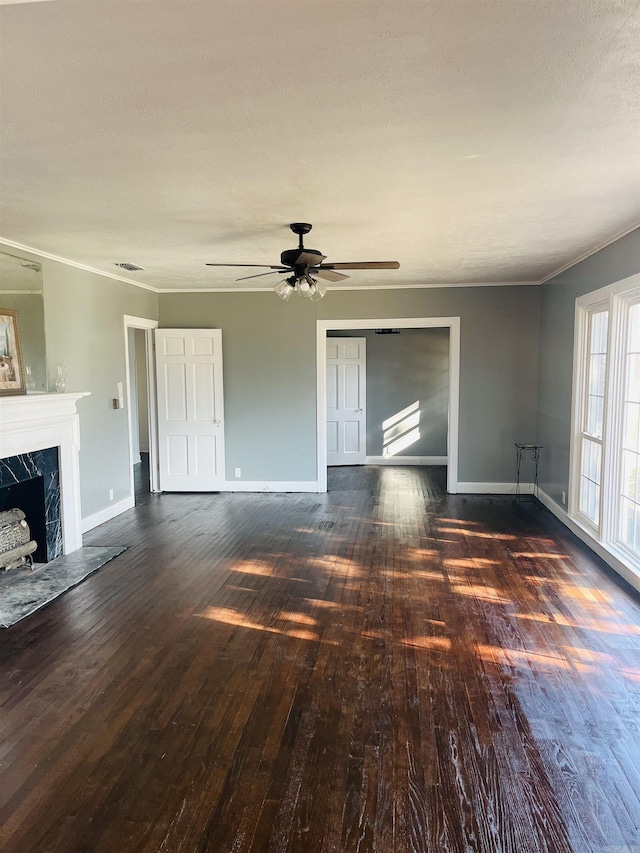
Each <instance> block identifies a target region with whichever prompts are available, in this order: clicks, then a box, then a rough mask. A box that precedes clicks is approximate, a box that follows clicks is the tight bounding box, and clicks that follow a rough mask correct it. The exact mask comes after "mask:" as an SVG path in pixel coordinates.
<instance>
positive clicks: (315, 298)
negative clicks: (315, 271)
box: [311, 281, 327, 302]
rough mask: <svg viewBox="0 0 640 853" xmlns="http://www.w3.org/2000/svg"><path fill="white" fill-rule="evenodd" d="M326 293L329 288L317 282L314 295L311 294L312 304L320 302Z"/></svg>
mask: <svg viewBox="0 0 640 853" xmlns="http://www.w3.org/2000/svg"><path fill="white" fill-rule="evenodd" d="M326 292H327V288H326V287H325V286H324V284H321V283H320V282H319V281H316V282H315V284H314V290H313V293H312V294H311V301H312V302H319V301H320V300H321V299H322V297H323V296H324V295H325V294H326Z"/></svg>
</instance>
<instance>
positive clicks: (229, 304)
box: [159, 286, 539, 483]
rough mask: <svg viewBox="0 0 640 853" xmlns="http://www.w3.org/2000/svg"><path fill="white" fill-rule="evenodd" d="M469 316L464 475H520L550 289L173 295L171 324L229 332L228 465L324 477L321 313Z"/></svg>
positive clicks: (532, 428) (163, 297)
mask: <svg viewBox="0 0 640 853" xmlns="http://www.w3.org/2000/svg"><path fill="white" fill-rule="evenodd" d="M450 316H460V317H461V388H460V453H459V479H460V481H462V482H489V483H495V482H513V481H514V478H515V452H514V447H513V444H514V442H516V441H531V440H533V439H534V438H535V434H536V412H537V393H538V336H539V288H537V287H531V286H524V287H479V288H471V287H465V288H455V287H452V288H434V289H428V290H418V289H416V290H387V291H381V292H376V291H375V290H366V291H362V292H357V291H342V292H338V291H334V292H329V293H328V295H327V296H326V298H325V299H323V300H322V302H320V303H317V304H315V303H308V302H306V301H304V300H301V299H296V298H294V299H292V300H291V302H290V303H288V304H287V303H284V302H282V301H281V300H279V299H278V298H277V297H276V296H275V295H274V294H273V293H272V292H267V293H237V294H236V293H221V294H212V293H188V294H187V293H185V294H176V293H167V294H160V296H159V320H160V325H161V326H163V327H175V328H180V327H187V328H189V327H192V328H206V327H212V328H220V329H222V332H223V335H222V340H223V357H224V382H225V420H226V431H225V440H226V448H227V450H226V464H227V473H229V472H231V471H233V469H234V468H235V467H239V468H241V469H242V476H243V479H246V480H276V481H277V480H296V481H300V480H301V481H314V480H315V479H316V464H315V454H316V363H315V361H316V320H317V319H321V320H331V319H361V318H362V319H366V318H371V319H372V320H376V319H382V318H400V317H450Z"/></svg>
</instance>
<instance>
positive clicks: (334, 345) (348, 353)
mask: <svg viewBox="0 0 640 853" xmlns="http://www.w3.org/2000/svg"><path fill="white" fill-rule="evenodd" d="M366 369H367V340H366V338H327V465H363V464H364V461H365V456H366V453H367V435H366V424H367V409H366V397H367V377H366Z"/></svg>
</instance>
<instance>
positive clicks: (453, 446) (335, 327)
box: [316, 317, 460, 494]
mask: <svg viewBox="0 0 640 853" xmlns="http://www.w3.org/2000/svg"><path fill="white" fill-rule="evenodd" d="M387 328H394V329H398V330H402V329H443V330H447V332H448V341H449V343H448V361H449V384H448V395H447V415H446V425H447V452H446V460H447V491H448V492H449V493H450V494H455V493H456V492H457V491H458V417H459V386H460V318H459V317H433V318H431V317H429V318H425V317H421V318H401V319H398V318H392V319H389V318H384V319H356V320H318V321H317V326H316V329H317V331H316V334H317V338H316V343H317V416H318V417H317V478H318V491H319V492H326V490H327V459H328V455H327V448H328V436H327V334H328V332H330V331H331V332H338V333H339V332H341V331H342V332H343V333H344V331H347V332H348V333H349V334H353V333H354V332H355V330H375V329H387ZM400 414H402V415H403V417H404V415H406V418H405V421H406V423H408V422H409V420H411V417H415V413H414V411H413V410H412V411H411V412H409V413H408V414H407V413H400ZM405 425H406V424H405V422H404V421H403V424H402V432H403V434H405V433H406V430H405V428H404V427H405ZM395 428H396V425H395V422H394V424H392V425H391V426H390V428H389V430H388V432H389V435H391V433H394V430H395Z"/></svg>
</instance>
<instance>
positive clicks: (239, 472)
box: [236, 468, 242, 477]
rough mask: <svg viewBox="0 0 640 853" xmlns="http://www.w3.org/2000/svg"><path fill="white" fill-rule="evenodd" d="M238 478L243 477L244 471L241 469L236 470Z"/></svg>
mask: <svg viewBox="0 0 640 853" xmlns="http://www.w3.org/2000/svg"><path fill="white" fill-rule="evenodd" d="M236 477H242V471H241V470H240V468H236Z"/></svg>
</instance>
